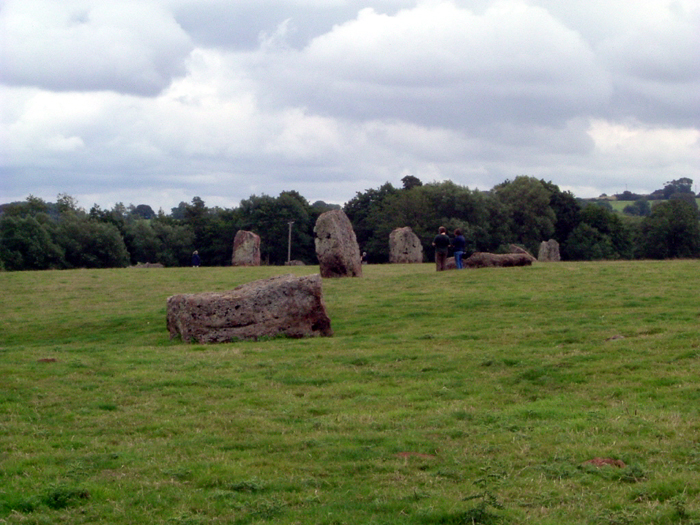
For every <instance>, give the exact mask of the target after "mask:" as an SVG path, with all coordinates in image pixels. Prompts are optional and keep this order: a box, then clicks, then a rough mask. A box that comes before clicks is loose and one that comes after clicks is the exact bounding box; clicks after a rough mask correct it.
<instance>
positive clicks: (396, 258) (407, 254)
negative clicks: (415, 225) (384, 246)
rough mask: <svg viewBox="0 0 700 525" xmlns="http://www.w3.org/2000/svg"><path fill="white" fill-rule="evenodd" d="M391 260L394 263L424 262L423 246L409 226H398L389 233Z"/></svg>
mask: <svg viewBox="0 0 700 525" xmlns="http://www.w3.org/2000/svg"><path fill="white" fill-rule="evenodd" d="M389 262H390V263H394V264H411V263H422V262H423V246H422V245H421V243H420V239H419V238H418V236H417V235H416V234H415V233H413V230H412V229H411V228H410V227H409V226H405V227H403V228H396V229H395V230H394V231H392V232H391V233H390V234H389Z"/></svg>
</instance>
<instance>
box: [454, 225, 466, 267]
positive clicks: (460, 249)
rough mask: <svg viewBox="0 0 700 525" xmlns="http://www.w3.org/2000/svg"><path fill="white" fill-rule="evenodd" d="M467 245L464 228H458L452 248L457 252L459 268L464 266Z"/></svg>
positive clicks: (456, 259) (456, 263) (456, 260)
mask: <svg viewBox="0 0 700 525" xmlns="http://www.w3.org/2000/svg"><path fill="white" fill-rule="evenodd" d="M466 247H467V240H466V239H465V238H464V235H462V230H460V229H459V228H457V229H456V230H455V238H454V239H452V248H453V249H454V253H455V265H456V266H457V269H458V270H461V269H462V268H464V266H463V265H462V255H464V249H465V248H466Z"/></svg>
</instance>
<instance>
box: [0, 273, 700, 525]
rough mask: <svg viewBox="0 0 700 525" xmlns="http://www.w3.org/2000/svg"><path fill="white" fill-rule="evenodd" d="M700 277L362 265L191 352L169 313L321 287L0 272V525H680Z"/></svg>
mask: <svg viewBox="0 0 700 525" xmlns="http://www.w3.org/2000/svg"><path fill="white" fill-rule="evenodd" d="M699 268H700V261H669V262H609V263H556V264H541V263H536V264H535V265H533V266H532V267H525V268H506V269H481V270H464V271H461V272H457V271H452V272H444V273H440V274H437V273H436V272H435V271H434V266H433V265H430V264H425V265H393V266H390V265H385V266H368V267H365V276H364V277H363V278H359V279H335V280H324V283H323V287H324V295H325V298H326V304H327V307H328V311H329V314H330V316H331V319H332V322H333V329H334V331H335V336H334V337H332V338H316V339H305V340H292V339H273V340H268V341H260V342H243V343H235V344H223V345H211V346H202V345H187V344H183V343H182V342H180V341H177V340H176V341H170V340H169V338H168V333H167V331H166V329H165V301H166V298H167V297H168V296H170V295H173V294H175V293H182V292H198V291H221V290H226V289H230V288H232V287H234V286H236V285H238V284H242V283H244V282H248V281H251V280H255V279H259V278H264V277H269V276H272V275H276V274H280V273H289V272H293V273H296V274H298V275H303V274H308V273H313V272H317V271H318V268H317V267H316V268H314V267H294V268H272V267H261V268H199V269H195V268H181V269H119V270H97V271H91V270H77V271H61V272H58V271H54V272H34V273H30V272H21V273H0V312H1V314H0V523H13V524H14V523H23V524H55V523H66V524H68V523H70V524H81V523H84V524H87V523H110V524H133V523H166V524H205V523H207V524H209V523H231V524H259V523H276V524H277V523H279V524H328V525H331V524H348V525H355V524H465V525H466V524H472V523H484V524H489V523H491V524H501V523H502V524H525V523H530V524H538V525H547V524H550V525H555V524H557V525H559V524H569V523H571V524H672V523H681V524H696V525H697V524H700V330H699V322H700V302H699V301H698V293H697V289H698V269H699ZM595 458H602V459H605V460H615V461H616V462H617V464H616V465H602V466H596V465H594V464H590V463H587V462H588V461H589V460H593V459H595Z"/></svg>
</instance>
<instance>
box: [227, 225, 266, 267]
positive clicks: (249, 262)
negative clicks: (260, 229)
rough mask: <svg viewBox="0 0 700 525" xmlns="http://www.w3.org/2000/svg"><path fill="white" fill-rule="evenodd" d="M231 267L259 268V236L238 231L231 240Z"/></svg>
mask: <svg viewBox="0 0 700 525" xmlns="http://www.w3.org/2000/svg"><path fill="white" fill-rule="evenodd" d="M231 264H233V266H260V236H258V235H256V234H255V233H253V232H249V231H245V230H238V231H237V232H236V237H234V239H233V257H232V258H231Z"/></svg>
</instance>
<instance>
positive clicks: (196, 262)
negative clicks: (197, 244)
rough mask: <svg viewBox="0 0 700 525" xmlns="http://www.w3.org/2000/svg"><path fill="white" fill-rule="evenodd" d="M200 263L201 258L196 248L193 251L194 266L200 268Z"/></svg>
mask: <svg viewBox="0 0 700 525" xmlns="http://www.w3.org/2000/svg"><path fill="white" fill-rule="evenodd" d="M200 263H201V260H200V259H199V252H198V251H197V250H195V251H194V252H192V267H193V268H199V264H200Z"/></svg>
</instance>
